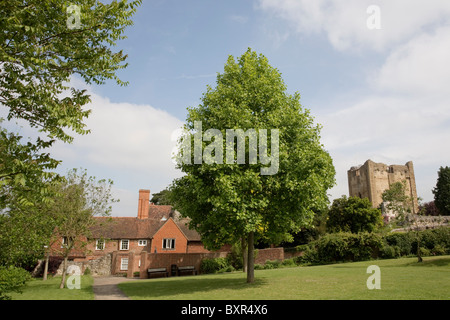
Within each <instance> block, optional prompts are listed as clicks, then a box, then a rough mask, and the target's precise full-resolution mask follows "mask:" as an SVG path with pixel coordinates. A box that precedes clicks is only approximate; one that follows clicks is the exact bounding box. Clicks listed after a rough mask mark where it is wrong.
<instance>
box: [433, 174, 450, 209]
mask: <svg viewBox="0 0 450 320" xmlns="http://www.w3.org/2000/svg"><path fill="white" fill-rule="evenodd" d="M433 194H434V203H435V205H436V207H437V208H438V209H439V212H440V213H441V214H442V215H450V167H445V168H444V167H440V168H439V171H438V180H437V183H436V187H435V188H434V189H433Z"/></svg>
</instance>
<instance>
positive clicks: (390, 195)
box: [381, 181, 412, 222]
mask: <svg viewBox="0 0 450 320" xmlns="http://www.w3.org/2000/svg"><path fill="white" fill-rule="evenodd" d="M381 199H382V200H383V203H384V204H385V208H386V209H387V210H390V211H393V212H394V213H395V215H396V220H397V221H399V222H404V221H405V219H406V215H407V214H409V213H411V212H412V198H411V197H410V196H408V195H407V194H406V181H397V182H395V183H393V184H391V185H390V187H389V189H386V190H385V191H384V192H383V193H382V195H381Z"/></svg>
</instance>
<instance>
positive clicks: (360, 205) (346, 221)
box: [327, 196, 383, 233]
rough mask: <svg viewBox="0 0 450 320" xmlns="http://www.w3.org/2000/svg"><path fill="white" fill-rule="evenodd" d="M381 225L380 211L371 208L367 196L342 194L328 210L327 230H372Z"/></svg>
mask: <svg viewBox="0 0 450 320" xmlns="http://www.w3.org/2000/svg"><path fill="white" fill-rule="evenodd" d="M382 225H383V219H382V216H381V211H380V210H379V209H376V208H372V204H371V203H370V201H369V199H367V198H362V199H361V198H358V197H349V198H347V197H346V196H342V197H341V198H339V199H335V200H334V201H333V204H332V205H331V208H330V210H329V212H328V220H327V230H328V231H329V232H352V233H358V232H372V231H375V230H377V228H379V227H381V226H382Z"/></svg>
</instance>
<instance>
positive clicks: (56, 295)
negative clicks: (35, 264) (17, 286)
mask: <svg viewBox="0 0 450 320" xmlns="http://www.w3.org/2000/svg"><path fill="white" fill-rule="evenodd" d="M93 282H94V281H93V279H92V277H91V276H81V286H80V287H81V289H67V288H64V289H59V284H60V283H61V277H54V278H48V280H47V281H42V278H40V279H33V280H31V281H30V282H28V283H27V285H26V287H24V288H23V290H22V293H21V294H20V293H16V292H14V293H11V298H12V300H94V293H93V291H92V284H93Z"/></svg>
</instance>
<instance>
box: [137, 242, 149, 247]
mask: <svg viewBox="0 0 450 320" xmlns="http://www.w3.org/2000/svg"><path fill="white" fill-rule="evenodd" d="M146 245H147V240H138V246H139V247H145V246H146Z"/></svg>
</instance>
